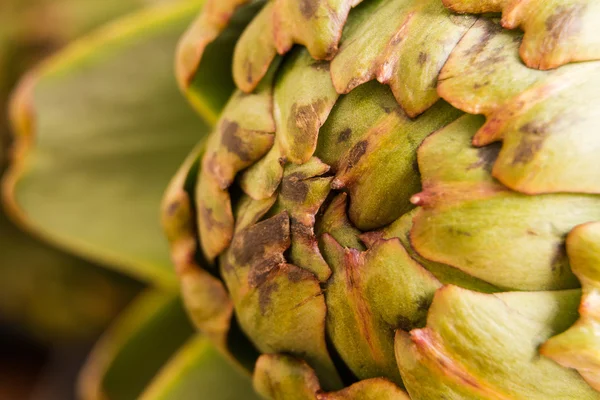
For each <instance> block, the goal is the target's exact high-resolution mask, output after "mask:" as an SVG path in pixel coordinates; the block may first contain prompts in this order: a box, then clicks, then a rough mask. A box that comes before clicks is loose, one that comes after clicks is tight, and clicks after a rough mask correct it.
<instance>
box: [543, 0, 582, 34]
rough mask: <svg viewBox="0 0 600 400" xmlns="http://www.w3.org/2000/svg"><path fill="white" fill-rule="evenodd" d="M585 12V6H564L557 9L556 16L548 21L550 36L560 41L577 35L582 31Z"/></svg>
mask: <svg viewBox="0 0 600 400" xmlns="http://www.w3.org/2000/svg"><path fill="white" fill-rule="evenodd" d="M584 11H585V5H584V4H573V5H570V6H567V5H563V6H559V7H556V9H555V11H554V14H552V15H551V16H550V17H548V19H547V20H546V30H548V34H549V35H550V36H551V37H552V38H553V39H554V40H555V41H558V40H560V39H561V38H562V39H563V40H564V39H565V38H566V37H568V36H572V35H575V34H577V33H578V32H579V31H580V30H581V18H582V15H583V13H584Z"/></svg>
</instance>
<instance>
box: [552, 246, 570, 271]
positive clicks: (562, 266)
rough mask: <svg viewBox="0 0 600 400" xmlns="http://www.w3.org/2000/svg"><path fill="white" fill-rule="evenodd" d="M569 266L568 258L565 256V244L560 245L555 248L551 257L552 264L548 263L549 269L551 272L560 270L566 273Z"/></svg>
mask: <svg viewBox="0 0 600 400" xmlns="http://www.w3.org/2000/svg"><path fill="white" fill-rule="evenodd" d="M568 265H569V257H568V255H567V247H566V245H565V243H560V244H559V245H558V246H557V247H556V252H555V253H554V256H553V257H552V262H551V263H550V269H551V270H552V271H556V270H560V271H567V270H568V269H569V268H568Z"/></svg>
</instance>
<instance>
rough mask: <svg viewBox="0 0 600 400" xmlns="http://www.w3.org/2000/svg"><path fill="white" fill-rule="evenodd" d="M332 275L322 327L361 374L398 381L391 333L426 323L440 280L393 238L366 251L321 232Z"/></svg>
mask: <svg viewBox="0 0 600 400" xmlns="http://www.w3.org/2000/svg"><path fill="white" fill-rule="evenodd" d="M323 254H324V256H325V258H326V260H327V262H328V264H329V265H330V267H331V269H332V271H333V275H332V277H331V279H330V280H328V281H327V283H326V287H325V300H326V303H327V332H328V334H329V337H330V338H331V341H332V343H333V344H334V346H335V348H336V349H337V350H338V352H339V354H340V356H341V357H342V359H343V360H344V361H345V363H346V364H347V365H348V367H349V368H350V369H351V370H352V372H353V373H354V374H355V375H356V376H357V377H358V378H360V379H368V378H376V377H385V378H387V379H389V380H391V381H393V382H395V383H397V384H399V385H402V380H401V379H400V375H399V373H398V369H397V366H396V360H395V358H394V332H395V330H396V329H403V330H405V331H409V330H411V329H413V328H416V327H422V326H424V325H425V318H426V317H427V309H428V308H429V305H430V304H431V300H432V299H433V294H434V293H435V291H436V290H437V289H438V288H439V287H440V286H441V284H440V283H439V282H438V281H437V279H435V277H433V275H431V273H429V272H428V271H427V270H425V269H424V268H423V267H422V266H421V265H419V264H418V263H417V262H416V261H414V260H413V259H412V258H410V256H409V255H408V254H407V252H406V250H405V249H404V247H403V246H402V244H401V243H400V241H399V240H398V239H390V240H380V241H378V242H376V243H375V244H374V245H373V246H372V247H371V248H370V249H369V250H367V251H365V252H360V251H358V250H355V249H344V248H343V247H342V246H340V245H339V244H338V243H337V242H336V241H335V240H334V239H333V238H332V237H331V236H329V235H324V237H323Z"/></svg>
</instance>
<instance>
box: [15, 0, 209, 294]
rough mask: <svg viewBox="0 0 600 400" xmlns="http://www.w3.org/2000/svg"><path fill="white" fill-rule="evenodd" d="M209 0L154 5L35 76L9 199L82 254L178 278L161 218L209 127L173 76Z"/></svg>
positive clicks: (21, 121)
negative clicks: (188, 33)
mask: <svg viewBox="0 0 600 400" xmlns="http://www.w3.org/2000/svg"><path fill="white" fill-rule="evenodd" d="M201 3H202V2H201V1H191V0H190V1H184V2H178V3H175V4H174V5H165V6H160V7H156V8H150V9H147V10H144V11H142V12H139V13H137V14H136V15H134V16H132V17H127V18H124V19H122V20H120V21H118V22H116V23H115V24H113V25H111V26H109V27H107V28H105V29H103V30H101V31H99V32H97V33H96V34H94V35H91V36H88V37H87V38H85V39H83V40H80V41H79V42H77V43H75V44H73V45H71V46H70V47H68V48H67V50H65V51H63V52H62V53H59V55H58V56H57V57H55V58H53V59H52V60H51V61H50V62H48V63H47V64H45V65H44V66H43V67H42V68H41V69H40V70H39V71H38V73H37V74H35V75H32V76H31V77H30V79H28V80H26V81H25V82H24V83H23V84H22V85H21V88H20V90H19V92H18V93H17V95H16V96H15V100H14V102H13V107H12V114H13V121H14V123H15V126H16V128H17V130H18V132H17V134H18V137H17V148H16V160H15V165H14V166H13V169H12V170H11V173H10V174H9V175H8V177H7V179H6V180H5V195H6V197H7V203H8V204H9V208H10V211H12V212H13V213H14V214H15V215H16V216H17V218H18V219H19V220H20V221H21V222H22V223H23V224H24V225H25V226H26V227H27V228H29V229H31V230H33V231H35V232H36V233H38V234H41V235H42V236H43V237H45V238H46V239H48V240H50V241H52V242H54V243H56V244H59V245H61V246H63V247H66V248H67V249H69V250H71V251H74V252H77V253H78V254H80V255H83V256H86V257H89V258H92V259H95V260H98V261H101V262H103V263H105V264H108V265H114V266H115V267H117V268H119V269H121V270H122V271H125V272H127V273H130V274H132V275H134V276H136V277H139V278H142V279H144V280H149V281H153V282H154V283H157V284H159V285H162V286H164V287H175V285H176V284H177V281H176V277H175V274H174V273H173V270H172V265H171V261H170V258H169V252H168V248H167V243H166V240H165V238H164V236H163V233H162V231H161V227H160V223H159V207H160V201H161V197H162V194H163V191H164V189H165V187H166V186H167V184H168V182H169V180H170V178H171V176H172V175H173V174H174V173H175V171H176V170H177V168H178V166H179V164H180V163H181V160H183V159H184V158H185V156H186V155H187V153H188V152H189V151H190V150H191V148H192V147H193V146H194V144H195V143H196V142H198V141H199V140H200V138H202V136H203V135H205V133H206V132H207V131H208V129H209V127H208V126H207V125H206V124H204V123H203V122H202V121H201V120H200V119H199V118H198V117H197V116H196V114H195V113H194V112H193V111H192V110H191V108H190V107H189V106H188V105H187V103H186V101H185V100H184V98H183V96H182V95H181V94H180V93H179V92H178V89H177V85H176V83H175V80H174V77H173V76H174V72H173V61H172V59H173V55H174V51H175V47H176V43H177V40H178V38H179V36H180V35H181V34H182V32H183V31H184V29H185V28H186V26H187V25H188V24H189V22H190V21H191V19H192V18H193V16H194V14H195V13H196V12H197V10H198V9H199V7H200V5H201Z"/></svg>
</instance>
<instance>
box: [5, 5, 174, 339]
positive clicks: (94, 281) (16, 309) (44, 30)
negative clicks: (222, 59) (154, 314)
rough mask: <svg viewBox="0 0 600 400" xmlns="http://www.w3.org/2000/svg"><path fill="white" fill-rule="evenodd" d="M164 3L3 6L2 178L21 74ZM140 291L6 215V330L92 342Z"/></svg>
mask: <svg viewBox="0 0 600 400" xmlns="http://www.w3.org/2000/svg"><path fill="white" fill-rule="evenodd" d="M161 1H164V0H161ZM156 2H157V0H103V1H85V2H82V1H80V0H28V1H8V2H7V1H5V2H2V4H1V6H0V8H1V12H0V175H2V174H3V173H4V170H5V168H6V164H7V162H8V155H9V144H10V133H9V129H8V123H7V116H6V107H7V106H6V104H7V102H8V97H9V93H10V91H11V90H12V88H13V86H14V85H15V84H16V82H17V80H18V79H19V77H20V75H22V74H23V73H24V72H25V71H27V70H28V69H30V68H31V67H32V66H33V65H35V64H36V63H37V62H39V60H41V59H43V58H44V57H46V56H47V55H48V54H50V53H52V52H53V51H55V50H56V49H57V48H59V47H61V46H62V45H64V44H65V43H66V42H67V41H69V40H72V39H73V38H74V37H76V36H79V35H81V34H84V33H85V32H87V31H89V30H91V29H93V28H94V27H96V26H98V25H100V24H103V23H105V22H106V21H109V20H111V19H114V18H116V17H118V16H121V15H123V14H125V13H129V12H131V11H133V10H136V9H139V8H140V7H142V6H147V5H149V4H152V3H156ZM139 286H140V285H139V284H137V283H135V282H133V281H132V280H130V279H126V278H124V277H122V276H119V275H118V274H116V273H114V272H112V271H107V270H104V269H102V268H100V267H99V266H98V265H95V264H92V263H89V262H85V261H83V260H81V259H80V258H78V257H75V256H72V255H70V254H66V253H63V252H62V251H60V250H58V249H56V248H53V247H51V246H49V245H47V244H45V243H42V242H41V241H39V240H37V239H35V238H32V237H31V236H29V235H27V234H26V233H24V232H22V231H21V230H19V229H18V228H17V227H15V226H14V225H13V224H12V223H11V222H10V221H9V220H8V217H7V216H6V215H5V213H4V211H3V210H2V209H0V323H2V324H6V325H11V326H13V327H15V328H16V329H18V331H20V332H26V333H28V334H30V335H33V336H34V337H35V338H36V339H37V340H41V341H42V342H43V343H49V342H51V343H53V344H58V343H62V344H63V345H64V344H65V343H73V341H77V342H80V341H87V340H89V339H90V338H91V337H95V336H96V335H97V334H98V332H99V331H101V330H103V329H104V328H105V326H106V324H107V322H108V321H109V320H111V319H112V318H113V317H114V315H115V314H116V313H117V312H118V311H120V310H121V309H122V307H123V305H124V304H125V303H126V302H128V301H129V300H130V299H131V297H132V296H133V295H134V293H135V292H136V291H137V290H139Z"/></svg>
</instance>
